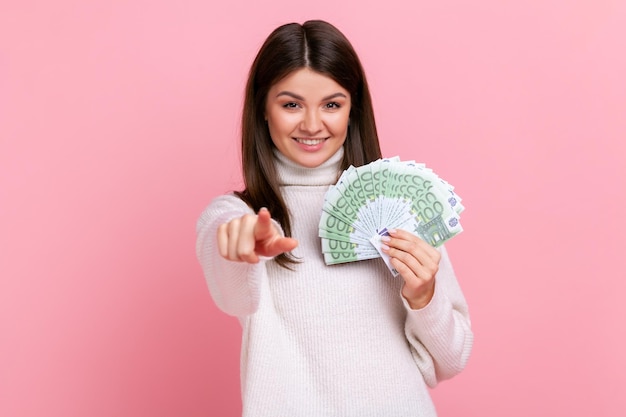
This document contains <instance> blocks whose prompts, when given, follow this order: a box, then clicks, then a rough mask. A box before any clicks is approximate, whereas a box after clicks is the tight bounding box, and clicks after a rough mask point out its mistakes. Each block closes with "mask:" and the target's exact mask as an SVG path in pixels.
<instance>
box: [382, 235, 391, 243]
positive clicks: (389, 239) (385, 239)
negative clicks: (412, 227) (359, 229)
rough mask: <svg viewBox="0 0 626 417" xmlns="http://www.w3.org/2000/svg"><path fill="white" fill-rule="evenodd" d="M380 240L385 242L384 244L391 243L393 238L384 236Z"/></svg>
mask: <svg viewBox="0 0 626 417" xmlns="http://www.w3.org/2000/svg"><path fill="white" fill-rule="evenodd" d="M380 240H381V241H383V242H390V241H391V238H390V237H389V236H383V237H381V238H380Z"/></svg>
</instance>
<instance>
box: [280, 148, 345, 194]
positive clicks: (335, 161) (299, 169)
mask: <svg viewBox="0 0 626 417" xmlns="http://www.w3.org/2000/svg"><path fill="white" fill-rule="evenodd" d="M274 157H275V159H274V161H275V163H276V172H277V174H278V183H279V185H281V186H284V185H332V184H335V183H336V182H337V177H338V176H339V170H340V168H341V161H342V160H343V147H341V148H339V150H338V151H337V152H335V154H334V155H333V156H331V157H330V158H329V159H328V161H326V162H324V163H323V164H322V165H320V166H318V167H315V168H306V167H303V166H302V165H298V164H297V163H295V162H293V161H292V160H290V159H289V158H287V157H286V156H285V155H283V154H282V153H280V152H279V151H278V149H276V148H274Z"/></svg>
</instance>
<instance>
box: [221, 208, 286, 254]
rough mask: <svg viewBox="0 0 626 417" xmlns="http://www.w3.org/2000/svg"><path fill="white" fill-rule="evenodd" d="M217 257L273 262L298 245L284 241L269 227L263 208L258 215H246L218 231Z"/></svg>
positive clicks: (268, 213) (265, 211) (225, 224)
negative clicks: (264, 257)
mask: <svg viewBox="0 0 626 417" xmlns="http://www.w3.org/2000/svg"><path fill="white" fill-rule="evenodd" d="M217 245H218V248H219V251H220V255H221V256H222V257H224V258H226V259H228V260H230V261H235V262H247V263H252V264H255V263H257V262H259V256H267V257H270V258H273V257H274V256H277V255H280V254H281V253H284V252H289V251H291V250H293V249H294V248H295V247H296V246H298V241H297V240H295V239H293V238H290V237H283V236H282V235H281V233H280V232H279V231H278V229H277V228H276V227H275V226H274V224H273V223H272V218H271V215H270V212H269V211H268V210H267V209H266V208H262V209H261V210H259V213H258V214H246V215H244V216H242V217H239V218H236V219H233V220H231V221H229V222H228V223H224V224H222V225H220V226H219V228H218V229H217Z"/></svg>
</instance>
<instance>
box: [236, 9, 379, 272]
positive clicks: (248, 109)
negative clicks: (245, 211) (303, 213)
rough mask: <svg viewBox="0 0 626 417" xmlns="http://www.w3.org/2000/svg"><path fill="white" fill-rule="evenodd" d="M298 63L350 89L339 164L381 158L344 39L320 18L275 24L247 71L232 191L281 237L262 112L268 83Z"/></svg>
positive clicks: (284, 222)
mask: <svg viewBox="0 0 626 417" xmlns="http://www.w3.org/2000/svg"><path fill="white" fill-rule="evenodd" d="M301 68H310V69H311V70H313V71H315V72H317V73H319V74H322V75H325V76H327V77H329V78H331V79H333V80H334V81H335V82H337V84H339V85H341V86H342V87H343V88H345V89H346V90H347V91H348V92H349V93H350V99H351V108H350V124H349V126H348V134H347V137H346V141H345V143H344V145H343V146H344V156H343V160H342V163H341V169H342V170H343V169H346V168H348V167H349V166H350V165H354V166H360V165H364V164H367V163H369V162H372V161H374V160H376V159H378V158H380V157H381V152H380V145H379V142H378V133H377V130H376V123H375V120H374V110H373V108H372V100H371V97H370V92H369V88H368V85H367V81H366V79H365V73H364V71H363V67H362V65H361V62H360V60H359V58H358V56H357V54H356V52H355V51H354V48H353V47H352V45H351V44H350V42H349V41H348V39H347V38H346V37H345V36H344V35H343V34H342V33H341V32H340V31H339V30H338V29H337V28H336V27H334V26H333V25H331V24H330V23H327V22H324V21H321V20H309V21H307V22H305V23H304V24H302V25H301V24H298V23H288V24H285V25H282V26H280V27H278V28H276V29H275V30H274V31H273V32H272V33H271V34H270V35H269V36H268V38H267V39H266V40H265V42H264V43H263V45H262V46H261V49H260V50H259V52H258V54H257V56H256V58H255V60H254V62H253V63H252V67H251V68H250V72H249V74H248V81H247V84H246V90H245V98H244V106H243V115H242V141H241V158H242V169H243V178H244V185H245V189H244V190H243V191H241V192H236V195H237V196H239V198H241V199H242V200H243V201H244V202H246V204H248V205H249V206H250V207H251V208H252V209H253V210H254V211H255V212H257V211H258V210H259V209H261V207H267V208H268V209H269V211H270V213H271V214H272V217H273V218H274V219H275V220H276V221H278V222H279V223H280V225H281V226H282V228H283V231H284V232H285V235H286V236H291V221H290V215H289V210H288V208H287V206H286V204H285V201H284V199H283V197H282V195H281V193H280V190H279V186H278V180H277V174H276V169H275V166H274V155H273V149H274V144H273V142H272V139H271V137H270V135H269V130H268V127H267V125H266V124H265V118H264V112H265V105H266V101H267V94H268V91H269V90H270V88H271V87H272V86H273V85H274V84H276V83H277V82H278V81H280V80H281V79H282V78H284V77H286V76H287V75H289V74H290V73H292V72H293V71H296V70H298V69H301ZM338 174H339V173H338ZM275 260H276V262H278V264H279V265H281V266H283V267H288V266H289V264H292V263H294V262H296V260H295V258H294V257H293V255H291V254H281V255H279V256H277V257H276V258H275Z"/></svg>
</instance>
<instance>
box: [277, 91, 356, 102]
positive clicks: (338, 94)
mask: <svg viewBox="0 0 626 417" xmlns="http://www.w3.org/2000/svg"><path fill="white" fill-rule="evenodd" d="M280 96H289V97H293V98H295V99H296V100H300V101H306V100H305V99H304V97H302V96H300V95H298V94H296V93H292V92H291V91H281V92H280V93H278V94H276V98H278V97H280ZM337 97H343V98H347V97H346V95H345V94H344V93H334V94H331V95H329V96H326V97H324V98H323V99H322V101H326V100H332V99H334V98H337Z"/></svg>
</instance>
